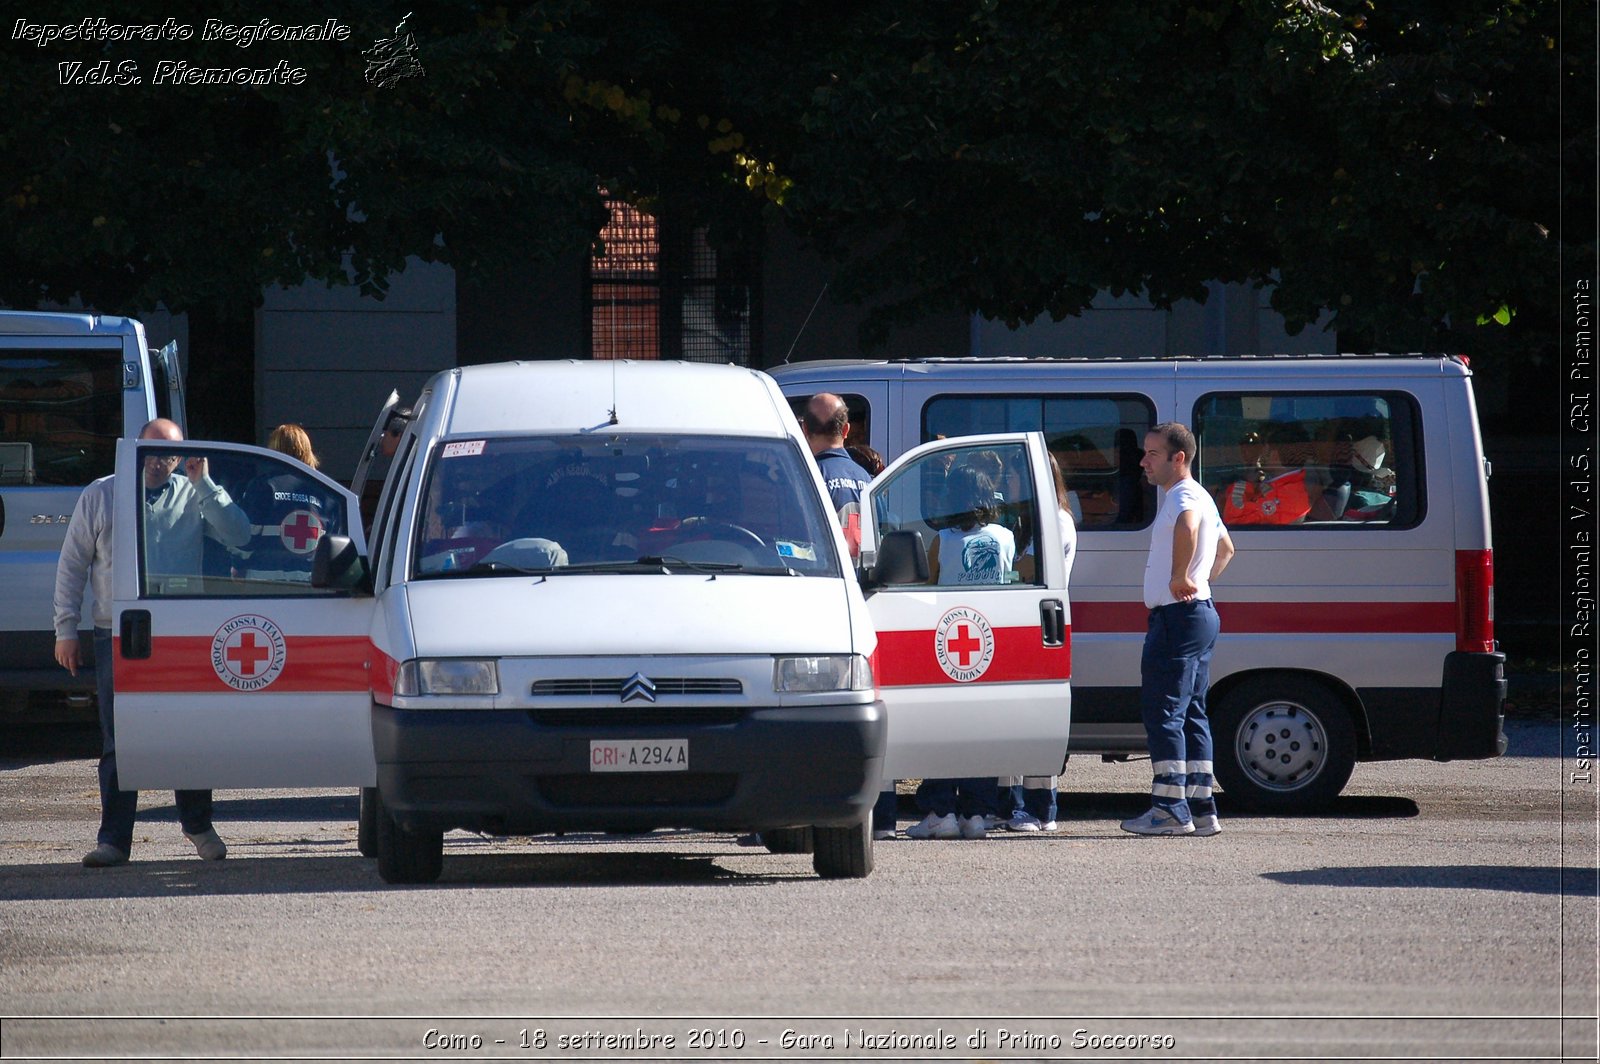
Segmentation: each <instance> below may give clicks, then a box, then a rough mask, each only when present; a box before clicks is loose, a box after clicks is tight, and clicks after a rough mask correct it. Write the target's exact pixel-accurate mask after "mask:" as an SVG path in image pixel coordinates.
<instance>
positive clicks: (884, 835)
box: [872, 828, 894, 842]
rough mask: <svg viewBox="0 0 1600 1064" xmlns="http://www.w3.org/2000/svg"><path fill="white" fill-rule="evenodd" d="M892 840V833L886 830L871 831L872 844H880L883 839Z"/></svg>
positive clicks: (876, 829)
mask: <svg viewBox="0 0 1600 1064" xmlns="http://www.w3.org/2000/svg"><path fill="white" fill-rule="evenodd" d="M892 838H894V832H893V831H890V830H889V829H888V828H874V829H873V830H872V841H873V842H882V841H884V840H885V839H892Z"/></svg>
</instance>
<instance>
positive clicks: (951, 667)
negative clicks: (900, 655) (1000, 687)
mask: <svg viewBox="0 0 1600 1064" xmlns="http://www.w3.org/2000/svg"><path fill="white" fill-rule="evenodd" d="M933 656H934V658H935V659H936V660H937V661H938V662H939V668H941V669H943V670H944V674H945V675H946V676H948V677H950V678H951V679H952V680H954V681H955V682H956V683H971V682H972V681H973V680H976V679H979V678H980V677H982V676H983V674H984V673H986V672H988V671H989V666H990V664H991V663H993V661H994V628H993V627H992V626H991V625H990V624H989V619H988V618H987V617H985V616H984V615H983V614H981V613H979V612H978V611H977V610H975V609H973V608H972V607H970V606H957V607H956V608H955V609H953V610H949V611H947V612H946V613H945V615H944V616H943V617H940V618H939V623H938V624H936V625H935V626H934V630H933Z"/></svg>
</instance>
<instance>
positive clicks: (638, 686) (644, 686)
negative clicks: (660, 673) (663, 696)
mask: <svg viewBox="0 0 1600 1064" xmlns="http://www.w3.org/2000/svg"><path fill="white" fill-rule="evenodd" d="M635 698H642V699H644V700H645V701H646V702H654V701H655V700H656V685H655V684H653V683H651V682H650V677H648V676H646V675H645V674H644V673H642V672H636V673H634V674H633V675H632V676H630V677H628V678H627V679H626V680H624V681H622V700H623V701H624V702H632V701H633V700H634V699H635Z"/></svg>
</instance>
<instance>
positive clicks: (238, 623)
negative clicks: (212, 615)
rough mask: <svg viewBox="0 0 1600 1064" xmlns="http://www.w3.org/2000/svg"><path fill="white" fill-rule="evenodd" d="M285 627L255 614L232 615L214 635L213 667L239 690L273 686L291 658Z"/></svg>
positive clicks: (212, 642) (230, 684)
mask: <svg viewBox="0 0 1600 1064" xmlns="http://www.w3.org/2000/svg"><path fill="white" fill-rule="evenodd" d="M287 649H288V648H287V646H286V645H285V643H284V638H283V630H282V629H281V628H279V627H278V626H277V625H276V624H274V623H273V622H272V621H270V620H268V619H267V618H265V617H263V616H261V615H260V614H255V613H245V614H241V615H239V616H238V617H230V618H228V620H226V621H224V622H223V623H222V627H221V628H218V629H217V633H216V635H214V636H212V637H211V668H212V670H213V671H215V672H216V674H217V679H219V680H221V681H222V682H223V683H225V684H227V685H228V686H229V687H231V688H233V689H234V690H235V691H260V690H262V689H264V688H266V687H270V686H271V685H272V682H273V681H274V680H276V679H277V678H278V675H279V674H280V673H281V672H283V665H284V662H286V661H287V660H288V653H287Z"/></svg>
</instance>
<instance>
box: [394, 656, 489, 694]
mask: <svg viewBox="0 0 1600 1064" xmlns="http://www.w3.org/2000/svg"><path fill="white" fill-rule="evenodd" d="M394 693H395V694H397V695H497V694H499V693H500V670H499V669H498V668H497V667H496V666H495V663H494V661H493V660H492V659H491V660H488V661H474V660H472V659H470V658H413V659H412V660H411V661H405V662H401V663H400V673H399V675H398V676H396V677H395V682H394Z"/></svg>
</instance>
